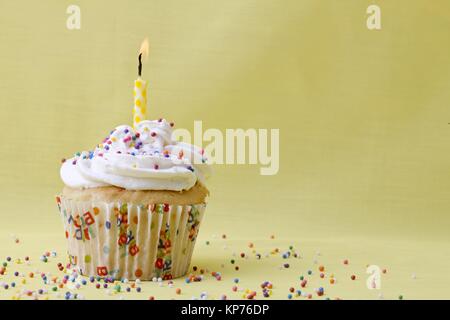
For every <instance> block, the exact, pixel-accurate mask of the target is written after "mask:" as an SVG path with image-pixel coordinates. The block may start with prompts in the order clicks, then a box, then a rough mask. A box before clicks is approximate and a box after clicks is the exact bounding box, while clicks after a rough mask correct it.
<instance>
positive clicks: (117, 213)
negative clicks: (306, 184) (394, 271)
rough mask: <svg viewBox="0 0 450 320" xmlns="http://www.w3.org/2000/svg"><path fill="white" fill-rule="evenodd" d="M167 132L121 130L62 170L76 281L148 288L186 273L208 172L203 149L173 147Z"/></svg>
mask: <svg viewBox="0 0 450 320" xmlns="http://www.w3.org/2000/svg"><path fill="white" fill-rule="evenodd" d="M172 126H173V124H171V123H170V124H169V123H168V122H167V121H166V120H163V119H160V120H157V121H150V120H144V121H141V122H139V123H138V124H137V126H136V127H135V128H132V127H130V126H127V125H122V126H119V127H117V128H115V129H114V130H113V131H111V132H110V134H109V135H108V137H107V138H105V139H104V140H103V142H102V143H101V144H99V145H97V147H96V148H95V149H94V150H93V151H89V152H79V153H76V154H75V156H74V157H73V158H71V159H67V160H65V161H64V162H63V164H62V166H61V178H62V180H63V182H64V184H65V187H64V189H63V190H62V192H61V194H60V195H58V196H57V203H58V208H59V211H60V214H61V217H62V220H63V224H64V231H65V236H66V238H67V242H68V255H69V261H70V264H71V265H72V266H73V267H76V268H78V271H79V272H80V273H81V274H83V275H88V276H101V277H112V278H114V279H122V278H126V279H129V280H133V279H141V280H149V279H153V278H155V277H156V278H162V279H172V278H176V277H180V276H183V275H184V274H186V272H187V271H188V268H189V264H190V261H191V257H192V252H193V249H194V244H195V240H196V238H197V234H198V231H199V226H200V222H201V221H202V217H203V214H204V211H205V207H206V201H207V197H208V196H209V191H208V189H207V188H206V186H205V179H207V178H208V176H209V174H210V170H211V169H210V167H209V165H208V164H207V163H206V159H205V158H204V155H203V150H202V149H200V148H198V147H195V146H193V145H190V144H186V143H183V142H176V141H173V140H172Z"/></svg>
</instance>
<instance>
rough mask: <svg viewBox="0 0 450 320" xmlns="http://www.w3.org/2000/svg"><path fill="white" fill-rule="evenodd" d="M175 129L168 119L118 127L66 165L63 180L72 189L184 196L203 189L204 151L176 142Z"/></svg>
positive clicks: (207, 170) (204, 177)
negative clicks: (113, 188)
mask: <svg viewBox="0 0 450 320" xmlns="http://www.w3.org/2000/svg"><path fill="white" fill-rule="evenodd" d="M172 126H173V124H172V123H168V122H167V121H166V120H164V119H160V120H157V121H151V120H144V121H141V122H139V124H138V125H137V127H136V128H135V129H133V128H132V127H130V126H127V125H121V126H118V127H117V128H115V129H114V130H113V131H111V132H110V134H109V136H108V137H106V138H105V139H104V140H103V142H102V143H100V144H99V145H97V147H96V148H95V150H94V151H83V152H79V153H77V154H75V156H74V157H73V158H71V159H68V160H66V161H65V162H64V163H63V165H62V166H61V178H62V180H63V181H64V183H65V184H66V185H67V186H69V187H71V188H95V187H102V186H111V185H112V186H117V187H121V188H124V189H128V190H175V191H181V190H187V189H190V188H191V187H193V186H194V185H195V183H196V182H197V180H199V181H200V182H202V183H203V184H204V180H205V179H206V178H207V177H208V176H209V174H210V170H211V169H210V167H209V165H208V164H207V163H206V158H205V157H204V156H203V149H201V148H198V147H196V146H193V145H190V144H187V143H183V142H176V141H173V140H172Z"/></svg>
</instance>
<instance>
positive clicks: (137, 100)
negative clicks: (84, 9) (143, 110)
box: [134, 99, 141, 107]
mask: <svg viewBox="0 0 450 320" xmlns="http://www.w3.org/2000/svg"><path fill="white" fill-rule="evenodd" d="M134 104H135V105H136V106H138V107H140V106H141V100H139V99H136V102H135V103H134Z"/></svg>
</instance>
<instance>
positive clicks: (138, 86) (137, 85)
mask: <svg viewBox="0 0 450 320" xmlns="http://www.w3.org/2000/svg"><path fill="white" fill-rule="evenodd" d="M136 87H137V88H140V87H142V82H141V81H140V80H136Z"/></svg>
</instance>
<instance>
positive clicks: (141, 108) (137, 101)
mask: <svg viewBox="0 0 450 320" xmlns="http://www.w3.org/2000/svg"><path fill="white" fill-rule="evenodd" d="M146 118H147V81H145V80H142V79H141V77H139V78H137V79H136V80H135V81H134V107H133V127H134V128H136V126H137V124H138V123H139V122H141V121H142V120H145V119H146Z"/></svg>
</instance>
